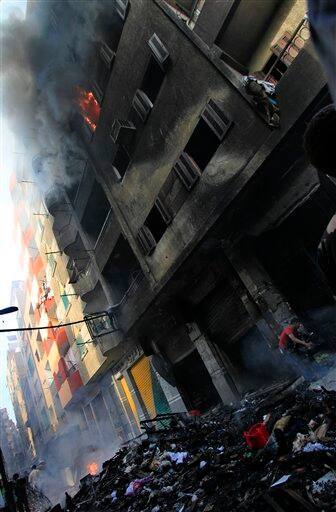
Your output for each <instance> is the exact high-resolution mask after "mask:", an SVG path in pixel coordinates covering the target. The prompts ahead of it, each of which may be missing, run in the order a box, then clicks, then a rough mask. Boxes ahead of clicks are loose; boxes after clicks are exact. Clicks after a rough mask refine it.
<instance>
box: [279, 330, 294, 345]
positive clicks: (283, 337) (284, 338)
mask: <svg viewBox="0 0 336 512" xmlns="http://www.w3.org/2000/svg"><path fill="white" fill-rule="evenodd" d="M293 333H294V327H293V326H292V325H288V326H287V327H285V328H284V330H283V331H282V333H281V334H280V338H279V348H282V349H286V348H287V345H288V343H289V342H290V341H291V339H290V337H289V334H293Z"/></svg>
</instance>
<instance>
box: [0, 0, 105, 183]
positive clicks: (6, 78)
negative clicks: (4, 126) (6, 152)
mask: <svg viewBox="0 0 336 512" xmlns="http://www.w3.org/2000/svg"><path fill="white" fill-rule="evenodd" d="M113 4H114V0H109V1H104V0H101V1H97V0H91V1H88V0H84V1H81V0H57V1H54V2H50V1H42V2H28V8H27V16H26V19H23V20H22V19H19V18H17V17H14V18H11V19H10V20H9V21H8V22H6V23H5V24H4V25H2V27H1V48H2V51H3V53H2V65H1V82H2V83H1V86H2V90H3V99H4V101H3V112H2V114H3V115H4V116H5V117H6V118H7V122H8V123H9V125H10V127H11V129H12V130H13V132H14V133H15V135H16V136H17V138H18V139H19V140H21V141H22V143H23V145H24V146H25V151H26V154H27V163H28V164H29V162H32V166H31V170H32V173H33V174H34V175H35V176H34V178H35V179H36V176H37V181H38V183H39V184H40V186H41V188H42V189H43V190H44V192H46V191H47V190H49V189H50V188H52V187H53V186H54V185H65V186H68V187H70V186H71V185H72V184H73V183H74V182H75V181H76V180H77V179H79V176H78V170H77V169H78V168H82V167H83V162H84V159H85V157H84V154H83V151H82V149H81V148H80V146H79V144H78V142H77V140H76V137H75V134H74V132H73V130H72V128H71V119H72V117H73V115H74V114H75V112H76V111H78V107H77V106H76V102H75V96H76V91H77V90H78V87H79V86H80V87H83V88H90V87H91V83H89V81H88V77H90V76H91V77H92V68H93V58H92V56H93V55H94V49H95V47H96V45H97V43H98V42H99V41H100V40H101V38H102V32H103V31H104V23H105V24H106V19H108V17H109V16H110V13H111V11H112V10H113ZM102 20H104V23H103V22H102ZM90 82H91V81H90Z"/></svg>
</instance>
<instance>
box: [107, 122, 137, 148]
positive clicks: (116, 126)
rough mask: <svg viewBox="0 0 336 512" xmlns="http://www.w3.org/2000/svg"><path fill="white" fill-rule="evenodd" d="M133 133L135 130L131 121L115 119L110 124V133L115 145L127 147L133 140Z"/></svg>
mask: <svg viewBox="0 0 336 512" xmlns="http://www.w3.org/2000/svg"><path fill="white" fill-rule="evenodd" d="M135 131H136V128H135V126H134V124H133V123H132V122H131V121H124V120H122V119H115V120H114V121H113V123H112V126H111V132H110V133H111V137H112V140H113V142H115V144H123V145H127V144H128V143H129V142H130V141H131V139H132V138H133V135H134V134H135Z"/></svg>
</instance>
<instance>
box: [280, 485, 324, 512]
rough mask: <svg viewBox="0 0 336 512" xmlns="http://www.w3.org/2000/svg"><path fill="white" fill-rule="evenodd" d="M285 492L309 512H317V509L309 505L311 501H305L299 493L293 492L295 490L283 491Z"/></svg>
mask: <svg viewBox="0 0 336 512" xmlns="http://www.w3.org/2000/svg"><path fill="white" fill-rule="evenodd" d="M282 490H283V492H285V493H287V494H288V495H289V496H290V497H291V498H293V500H295V501H297V503H300V505H302V506H303V507H304V508H305V509H306V510H308V511H309V512H315V510H316V509H315V508H314V507H313V506H312V505H311V504H310V503H309V501H307V500H305V499H304V498H303V497H302V496H301V495H300V494H299V493H297V492H296V491H293V489H282Z"/></svg>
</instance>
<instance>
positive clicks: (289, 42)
mask: <svg viewBox="0 0 336 512" xmlns="http://www.w3.org/2000/svg"><path fill="white" fill-rule="evenodd" d="M307 19H308V16H307V14H305V16H304V17H303V18H302V20H301V21H300V23H299V24H298V26H297V27H296V29H295V31H294V33H293V35H292V37H291V38H290V39H289V41H288V42H287V44H286V45H285V47H284V48H283V50H282V52H280V55H279V56H278V58H277V59H276V61H275V62H274V64H273V65H272V66H271V68H270V70H269V71H268V73H267V75H266V76H265V78H264V80H268V78H269V77H270V75H271V73H272V71H273V69H274V68H275V66H276V65H277V63H278V62H280V61H281V59H282V57H283V56H284V55H285V53H286V51H287V50H288V48H289V47H290V45H291V44H292V43H293V41H294V39H295V37H296V36H297V35H298V33H299V31H300V30H301V28H302V27H303V25H304V24H305V22H306V21H307Z"/></svg>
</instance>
